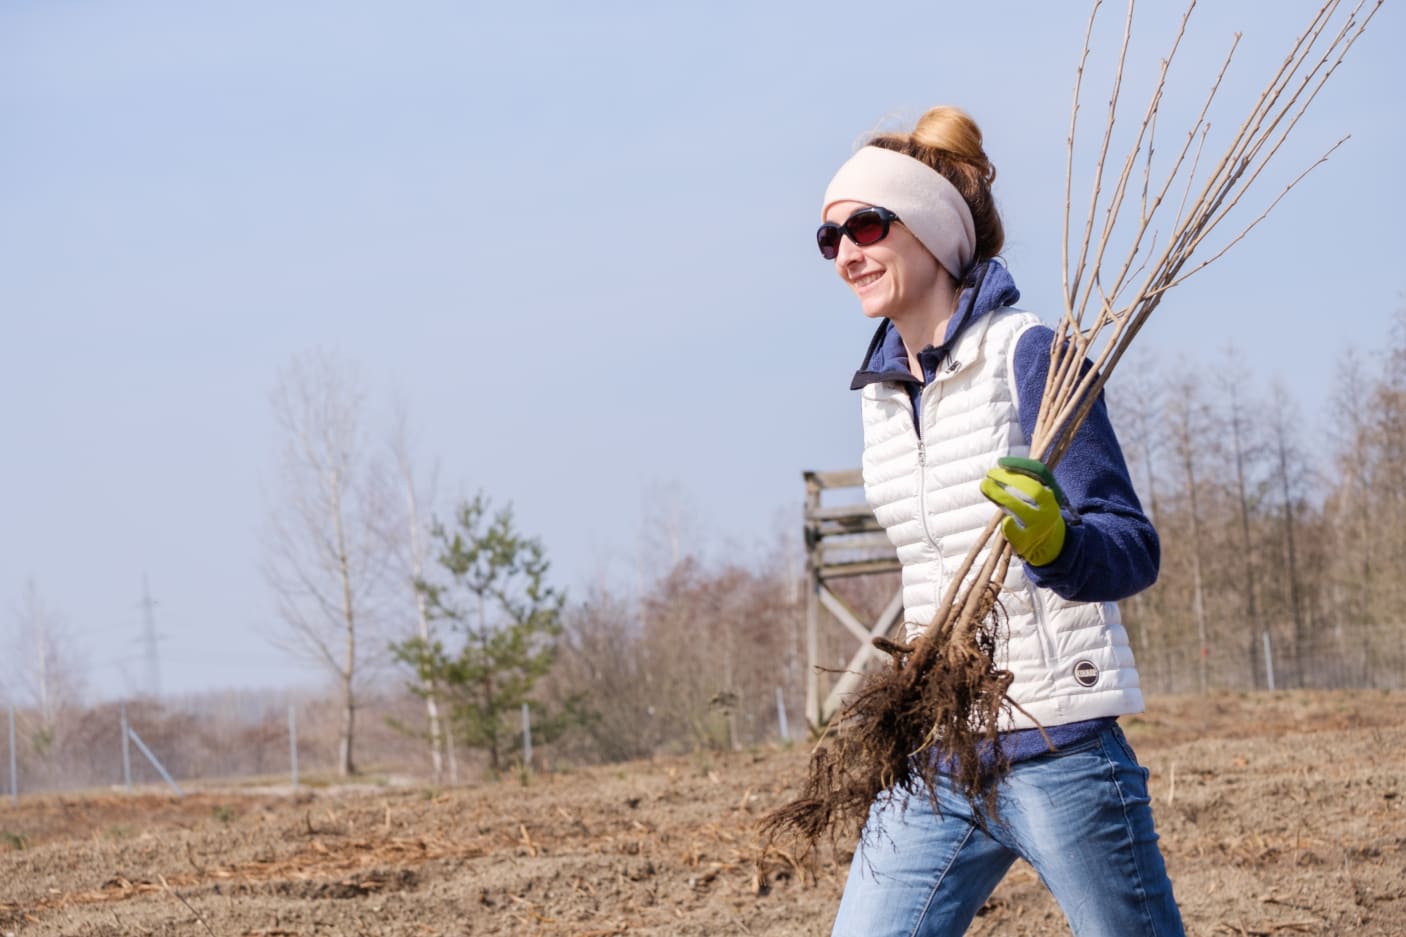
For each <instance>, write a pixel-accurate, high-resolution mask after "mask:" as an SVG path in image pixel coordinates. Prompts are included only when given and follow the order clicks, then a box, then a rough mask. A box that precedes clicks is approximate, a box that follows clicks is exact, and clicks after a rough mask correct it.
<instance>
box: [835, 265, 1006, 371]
mask: <svg viewBox="0 0 1406 937" xmlns="http://www.w3.org/2000/svg"><path fill="white" fill-rule="evenodd" d="M1019 300H1020V290H1019V289H1017V288H1016V285H1015V280H1014V279H1013V278H1012V277H1011V275H1010V272H1009V271H1008V270H1006V268H1005V265H1004V264H1002V263H1001V262H1000V261H998V260H995V259H992V260H987V261H983V262H982V263H979V264H976V265H975V266H973V267H972V269H971V271H970V272H969V273H968V274H967V277H966V280H965V282H964V284H963V288H962V291H961V293H960V294H959V295H958V297H957V309H956V312H955V314H954V315H953V316H952V319H951V321H950V322H949V323H948V324H947V336H946V339H945V340H944V341H943V343H942V344H941V345H937V346H934V345H929V346H928V347H927V348H924V349H923V350H922V351H920V352H919V353H918V361H919V363H921V364H922V366H923V372H924V375H925V377H926V380H924V381H921V382H920V381H919V380H918V378H916V377H914V376H913V373H912V372H911V371H909V370H908V350H907V349H906V348H905V347H904V345H903V338H902V336H900V335H899V334H898V329H896V328H894V325H893V322H891V321H890V320H888V319H884V320H883V321H882V322H880V323H879V327H878V329H877V330H875V332H874V337H873V338H872V339H870V341H869V348H868V350H867V351H865V353H864V362H863V364H862V365H861V366H860V368H859V370H858V371H856V372H855V375H854V379H853V380H852V381H851V382H850V385H849V389H850V390H859V389H860V388H862V387H865V386H867V385H869V384H874V383H878V382H880V381H895V382H898V383H909V384H918V383H924V384H927V383H931V382H932V381H934V380H936V379H938V378H939V377H941V376H943V375H950V374H952V373H955V372H956V371H957V370H959V369H960V367H961V365H962V363H963V362H962V361H961V360H960V359H959V358H953V357H951V352H952V350H953V349H954V348H955V347H956V346H957V343H958V340H959V339H960V338H962V336H963V334H964V333H965V332H966V331H967V330H968V328H969V326H970V325H971V323H973V322H976V321H979V320H984V319H987V318H988V316H987V313H989V312H990V311H991V310H993V309H997V308H999V307H1001V306H1009V305H1011V304H1012V303H1015V302H1018V301H1019ZM949 358H950V359H951V360H948V359H949ZM944 362H945V364H944Z"/></svg>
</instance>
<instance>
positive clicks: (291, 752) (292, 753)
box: [288, 703, 298, 791]
mask: <svg viewBox="0 0 1406 937" xmlns="http://www.w3.org/2000/svg"><path fill="white" fill-rule="evenodd" d="M288 762H289V764H291V765H292V766H293V790H295V791H296V790H297V789H298V708H297V706H295V705H294V704H292V703H289V704H288Z"/></svg>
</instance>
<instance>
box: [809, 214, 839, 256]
mask: <svg viewBox="0 0 1406 937" xmlns="http://www.w3.org/2000/svg"><path fill="white" fill-rule="evenodd" d="M840 237H841V235H840V226H839V225H837V224H835V223H833V222H826V223H825V224H823V225H821V226H820V230H819V231H816V232H815V241H816V243H817V244H819V245H820V256H821V257H824V258H825V259H826V260H834V259H835V258H836V257H838V256H839V253H840Z"/></svg>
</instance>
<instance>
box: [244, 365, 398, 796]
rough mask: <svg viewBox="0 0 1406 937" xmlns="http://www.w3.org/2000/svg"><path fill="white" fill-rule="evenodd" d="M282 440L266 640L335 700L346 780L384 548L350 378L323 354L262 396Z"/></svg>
mask: <svg viewBox="0 0 1406 937" xmlns="http://www.w3.org/2000/svg"><path fill="white" fill-rule="evenodd" d="M272 401H273V410H274V415H275V417H276V418H277V420H278V425H279V429H280V430H281V432H282V442H283V451H282V454H281V455H282V458H281V465H280V469H281V472H280V476H279V483H280V484H279V489H278V494H277V497H276V500H275V501H274V503H273V504H272V505H271V506H270V511H269V523H268V528H267V533H266V558H265V565H264V569H265V575H266V577H267V579H268V582H269V585H270V586H271V588H272V589H273V592H274V595H275V596H276V598H277V603H278V611H279V615H280V617H281V619H282V622H283V624H284V625H285V626H286V627H285V629H284V630H283V631H281V632H280V635H279V637H278V638H276V639H275V640H276V642H277V643H279V644H280V645H281V646H283V647H286V648H288V649H290V650H293V651H295V652H298V653H301V654H303V655H304V656H307V657H309V658H310V659H312V660H314V661H316V662H318V663H320V664H321V665H323V666H324V667H325V668H326V669H327V671H328V673H330V674H331V675H332V676H333V677H334V678H335V680H336V682H337V685H338V688H339V691H340V697H341V706H342V717H341V733H340V739H339V743H338V771H339V772H340V773H341V774H342V775H349V774H353V773H354V772H355V770H356V761H355V758H354V756H353V749H354V739H355V736H356V714H357V708H358V690H359V689H360V683H359V680H358V678H359V676H360V675H361V672H362V668H363V666H364V665H365V664H366V663H367V661H368V656H369V654H370V652H371V650H373V649H375V648H376V647H378V646H379V645H377V644H376V643H375V642H371V641H368V638H369V637H370V632H371V631H372V630H373V629H374V627H375V626H376V624H377V620H376V619H377V614H376V612H377V608H376V604H377V600H378V598H379V595H378V593H379V591H380V590H381V589H382V588H383V587H384V584H385V578H386V573H387V570H388V566H389V562H388V561H389V559H390V555H389V554H390V549H389V542H388V538H387V536H386V531H385V530H384V524H385V518H386V516H387V512H386V510H385V507H386V502H387V498H386V497H385V492H384V477H385V476H384V471H383V470H382V468H381V467H380V466H379V465H378V463H377V460H376V459H375V457H374V455H373V453H372V450H371V448H370V445H369V444H368V437H367V433H366V430H365V409H366V400H365V393H364V390H363V386H362V381H361V379H360V377H359V376H358V374H357V373H356V371H355V370H354V369H353V368H352V367H350V366H349V365H347V364H346V363H344V362H342V361H341V360H339V359H338V358H337V357H336V356H335V355H332V354H330V353H326V352H314V353H310V354H306V355H303V356H300V357H298V358H295V359H294V360H293V361H292V362H291V363H290V364H289V366H288V367H287V368H286V369H285V370H284V371H283V373H282V375H281V376H280V379H279V382H278V385H277V388H276V389H275V391H274V393H273V397H272Z"/></svg>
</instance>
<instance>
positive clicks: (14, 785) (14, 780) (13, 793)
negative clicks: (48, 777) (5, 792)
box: [10, 703, 20, 804]
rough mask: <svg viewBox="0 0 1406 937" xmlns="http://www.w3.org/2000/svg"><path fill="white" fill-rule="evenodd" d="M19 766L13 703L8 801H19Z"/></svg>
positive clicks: (12, 706)
mask: <svg viewBox="0 0 1406 937" xmlns="http://www.w3.org/2000/svg"><path fill="white" fill-rule="evenodd" d="M19 777H20V775H19V766H18V764H17V763H16V760H15V704H14V703H11V704H10V803H12V804H18V803H19V802H20V782H19Z"/></svg>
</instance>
